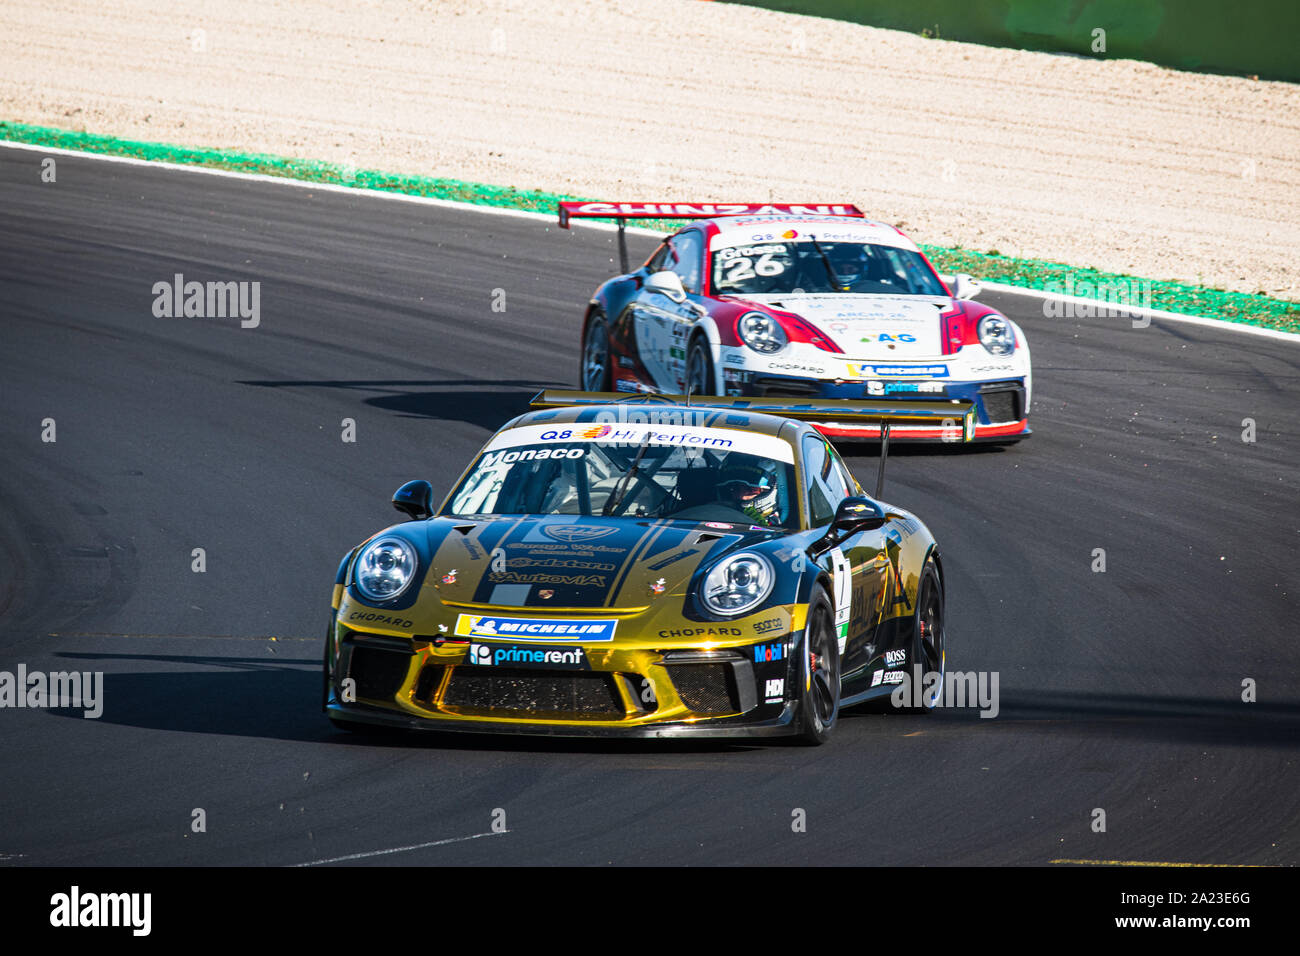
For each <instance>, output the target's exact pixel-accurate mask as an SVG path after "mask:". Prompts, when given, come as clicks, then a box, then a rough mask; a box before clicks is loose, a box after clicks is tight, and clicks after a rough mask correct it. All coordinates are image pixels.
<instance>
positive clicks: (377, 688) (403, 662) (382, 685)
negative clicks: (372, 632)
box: [348, 644, 411, 700]
mask: <svg viewBox="0 0 1300 956" xmlns="http://www.w3.org/2000/svg"><path fill="white" fill-rule="evenodd" d="M410 663H411V653H410V651H397V650H387V649H385V648H380V647H366V646H365V645H364V644H353V645H352V658H351V662H350V663H349V664H348V676H349V677H351V678H352V679H353V680H355V681H356V682H357V688H356V691H357V697H358V698H362V699H365V700H392V698H393V695H395V694H396V693H397V692H398V691H399V690H400V689H401V687H402V682H403V681H405V680H406V671H407V668H408V666H409V665H410Z"/></svg>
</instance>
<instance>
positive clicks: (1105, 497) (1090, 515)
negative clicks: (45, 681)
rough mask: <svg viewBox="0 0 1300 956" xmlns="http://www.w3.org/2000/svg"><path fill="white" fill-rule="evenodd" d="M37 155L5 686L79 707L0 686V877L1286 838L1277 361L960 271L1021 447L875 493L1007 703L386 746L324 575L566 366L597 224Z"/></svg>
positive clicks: (13, 262) (1293, 398)
mask: <svg viewBox="0 0 1300 956" xmlns="http://www.w3.org/2000/svg"><path fill="white" fill-rule="evenodd" d="M39 173H40V154H39V153H36V152H31V151H21V150H0V222H2V223H3V228H0V314H2V316H0V317H2V324H0V353H2V354H3V357H4V363H3V381H2V382H0V412H2V414H0V441H2V445H0V447H2V448H3V451H4V455H3V466H2V467H0V562H2V563H0V669H4V670H9V671H13V670H15V669H16V667H17V665H18V664H19V663H24V664H26V666H27V668H28V669H29V670H44V671H55V670H70V669H77V670H87V671H103V672H104V673H105V685H104V696H105V704H104V711H103V715H102V717H100V718H99V719H96V720H91V719H84V718H82V717H81V715H80V713H79V712H76V711H67V710H63V711H59V710H32V709H4V710H0V779H3V786H2V787H0V862H3V863H6V864H9V865H19V866H21V865H94V864H203V865H224V864H250V865H262V864H266V865H284V864H296V863H311V862H316V861H322V860H329V859H332V858H338V857H351V856H354V855H361V856H357V857H356V858H355V859H352V860H349V861H346V862H349V863H352V864H356V865H363V864H416V865H455V864H476V863H489V864H503V863H506V864H595V865H603V864H610V863H613V864H715V863H721V864H736V863H776V864H781V863H803V864H808V863H845V864H931V865H933V864H978V863H997V864H1033V865H1053V863H1052V861H1055V860H1061V859H1089V860H1142V861H1162V862H1195V863H1222V864H1245V863H1250V864H1296V863H1300V772H1298V771H1297V766H1296V758H1297V743H1298V742H1300V667H1298V666H1297V665H1298V664H1300V650H1298V649H1297V625H1296V621H1297V618H1298V615H1297V606H1296V605H1297V601H1296V594H1297V585H1298V583H1300V582H1297V574H1296V562H1295V556H1296V552H1297V544H1298V543H1300V539H1298V538H1297V529H1298V528H1300V441H1298V440H1297V437H1298V433H1300V426H1298V425H1297V421H1296V419H1297V413H1300V347H1298V346H1296V345H1293V344H1291V343H1287V342H1279V341H1272V340H1267V339H1262V338H1256V337H1252V336H1247V335H1243V334H1240V333H1235V332H1232V331H1222V330H1218V329H1211V328H1204V327H1197V326H1190V325H1178V324H1166V323H1164V322H1160V321H1156V322H1153V323H1152V324H1151V325H1150V327H1149V328H1133V327H1132V325H1131V323H1130V322H1129V321H1128V320H1127V319H1122V318H1103V319H1069V318H1046V317H1044V315H1043V312H1042V306H1041V303H1040V302H1039V301H1038V300H1035V299H1031V298H1026V297H1016V296H993V295H988V296H986V300H987V301H989V302H990V303H992V304H995V305H997V306H999V307H1000V308H1002V309H1003V310H1005V311H1006V312H1007V313H1008V314H1010V315H1011V316H1013V317H1014V318H1015V319H1016V320H1017V321H1018V322H1020V323H1021V325H1022V326H1023V327H1024V328H1025V329H1026V331H1027V332H1028V334H1029V336H1030V340H1031V344H1032V346H1033V355H1034V364H1035V376H1036V377H1035V395H1034V407H1033V410H1032V424H1033V427H1034V429H1035V435H1034V437H1033V438H1032V439H1031V440H1030V441H1028V442H1025V443H1022V444H1020V445H1018V446H1014V447H1012V448H1009V449H1005V450H1001V449H988V448H980V449H963V450H954V449H952V448H946V447H945V448H940V449H936V450H910V449H903V450H899V451H898V452H897V454H896V455H894V456H891V460H890V466H891V467H890V469H889V476H888V481H887V486H886V497H887V498H888V499H889V500H892V501H895V502H897V503H899V504H901V505H903V506H905V507H908V508H910V509H912V510H914V511H916V512H917V513H918V514H919V515H920V516H921V517H922V518H923V519H924V520H925V521H926V522H927V523H928V524H929V525H930V527H931V528H932V530H933V531H934V532H935V534H936V535H937V537H938V539H939V541H940V543H941V546H942V547H943V550H944V554H945V558H946V562H945V563H946V569H947V572H948V620H949V649H948V666H949V667H950V668H952V669H955V670H976V671H996V672H998V674H999V681H1000V684H999V687H1000V712H999V714H998V716H997V717H996V718H994V719H981V718H980V717H979V716H978V712H977V711H975V710H970V709H967V710H961V711H958V710H947V711H942V712H939V713H936V714H932V715H929V716H921V717H912V716H898V715H887V714H878V713H866V714H857V713H846V714H845V715H843V718H842V721H841V724H840V726H839V729H838V731H837V733H836V735H835V737H834V739H833V740H832V742H831V743H830V744H828V745H827V746H824V747H820V748H806V747H801V746H796V745H792V744H785V743H779V742H778V743H765V744H761V745H749V744H736V743H716V744H715V743H703V742H698V741H691V742H653V741H652V742H616V743H615V742H592V741H553V740H537V739H526V738H522V739H515V738H483V737H476V736H465V737H450V738H449V737H443V736H437V735H424V736H414V737H412V736H406V737H399V738H396V739H392V740H387V741H382V742H375V741H372V740H368V739H362V738H357V737H352V736H349V735H346V734H343V733H340V732H336V731H335V730H333V729H332V728H331V727H330V725H329V724H328V723H327V722H326V720H325V719H324V717H323V716H322V715H321V714H320V712H319V707H318V703H319V702H318V694H319V684H320V659H321V649H322V639H323V634H324V631H325V626H326V621H327V617H328V601H329V594H330V585H331V582H332V580H333V574H334V570H335V568H336V565H337V562H338V560H339V558H340V557H341V556H342V555H343V554H344V552H346V551H347V550H348V549H349V548H351V547H352V546H353V545H354V544H355V543H356V542H358V541H359V540H361V539H362V538H363V537H365V536H366V535H368V534H369V533H371V532H372V531H374V530H376V529H378V528H380V527H382V526H385V525H387V524H391V523H393V522H394V521H395V520H396V518H397V515H396V513H395V512H394V511H393V510H392V508H391V506H390V504H389V497H390V495H391V493H392V491H393V490H394V489H395V488H396V487H397V486H398V485H399V484H400V483H402V482H403V481H405V480H407V479H409V478H415V477H424V478H427V479H429V480H430V481H431V482H433V484H434V487H435V489H436V490H437V491H438V492H439V493H442V492H445V491H446V489H447V488H448V487H449V485H450V483H451V482H452V481H453V480H454V478H455V477H456V476H457V475H458V474H459V471H460V469H461V468H462V467H463V466H464V464H465V463H466V462H467V461H468V459H469V456H470V455H471V454H472V453H473V452H474V451H475V450H476V449H477V448H478V447H479V445H480V444H481V443H482V442H483V441H484V440H485V439H486V438H487V437H488V436H489V435H490V434H491V433H492V432H493V431H494V430H495V428H496V427H498V426H499V425H500V424H501V423H502V422H503V421H505V420H506V419H507V418H509V417H511V416H513V415H514V414H516V413H518V412H520V411H522V410H524V408H525V403H526V401H527V398H528V396H529V395H530V393H531V392H532V391H533V390H535V389H537V388H539V387H542V386H547V385H568V384H570V383H572V381H573V380H574V379H575V377H576V369H577V364H578V356H577V348H578V334H579V332H578V323H579V317H580V314H581V309H582V306H583V303H584V301H585V299H586V297H587V295H588V294H589V293H590V290H591V289H592V288H594V287H595V285H596V284H597V283H598V282H599V281H601V280H602V279H603V278H604V277H606V276H607V275H609V274H610V273H611V272H612V271H613V267H612V260H613V256H614V246H613V243H612V241H611V240H612V234H610V233H606V232H596V231H592V230H586V229H575V230H573V231H571V232H565V231H561V230H559V229H557V228H555V227H554V226H553V225H547V224H544V223H540V222H536V221H531V220H527V219H522V218H507V217H500V216H490V215H484V214H482V213H477V212H473V211H462V210H451V209H445V208H436V207H432V206H426V205H417V204H410V203H401V202H391V201H382V200H378V199H375V198H372V197H367V196H364V195H343V194H338V193H329V192H322V191H311V190H305V189H299V188H292V187H289V186H285V185H277V184H264V183H251V182H243V181H237V180H232V179H224V178H217V177H211V176H203V175H197V174H192V173H183V172H174V171H166V170H159V169H148V168H140V167H132V166H126V165H120V164H113V163H107V162H102V161H96V160H91V159H80V158H71V157H66V158H65V157H61V158H59V159H58V166H57V177H58V178H57V182H56V183H53V184H50V183H42V182H41V180H40V175H39ZM631 244H632V248H633V252H634V254H635V255H640V254H642V253H643V252H646V251H648V249H649V246H650V243H649V241H648V240H645V239H639V238H634V239H633V240H632V243H631ZM178 272H179V273H183V274H184V276H185V278H186V279H187V280H188V279H198V280H201V281H203V280H209V279H219V280H223V281H224V280H232V279H233V280H256V281H260V282H261V324H260V325H259V326H258V327H257V328H255V329H242V328H240V326H239V323H238V321H237V320H234V319H195V318H190V319H184V318H181V319H160V318H155V317H154V315H153V314H152V309H151V306H152V302H153V292H152V287H153V284H154V283H155V282H159V281H170V280H171V278H172V276H173V275H174V274H175V273H178ZM494 289H503V290H505V295H506V310H505V312H495V311H493V309H492V290H494ZM1248 417H1249V418H1253V419H1254V420H1255V421H1256V428H1257V435H1256V439H1257V440H1256V441H1255V442H1254V443H1246V442H1243V441H1242V429H1243V425H1242V419H1243V418H1248ZM46 418H53V419H55V422H56V429H57V431H56V437H57V440H56V441H55V442H53V443H47V442H43V441H42V440H41V432H42V425H41V423H42V420H43V419H46ZM345 418H352V419H355V421H356V441H355V443H351V444H349V443H344V442H343V441H342V440H341V421H342V420H343V419H345ZM849 451H850V453H851V454H852V455H853V457H852V458H851V464H852V465H853V467H854V469H855V471H856V472H857V474H858V475H859V477H860V478H862V479H863V481H864V484H866V485H867V486H868V487H871V486H872V484H873V482H874V468H875V461H874V458H873V455H874V452H873V451H872V450H871V449H867V448H858V449H849ZM198 547H201V548H204V549H205V551H206V563H207V570H206V572H204V573H195V572H194V571H192V570H191V562H192V558H191V552H192V549H194V548H198ZM1097 548H1102V549H1104V550H1105V556H1106V570H1105V572H1104V573H1098V572H1095V571H1093V570H1092V567H1093V563H1094V556H1093V553H1094V549H1097ZM271 638H274V640H272V639H271ZM1246 678H1251V679H1253V680H1254V681H1256V682H1257V695H1258V700H1257V701H1256V702H1254V703H1245V702H1243V701H1242V699H1241V694H1242V681H1243V680H1244V679H1246ZM196 808H202V809H203V810H204V811H205V814H206V832H203V833H194V832H192V830H191V821H192V815H193V811H194V810H195V809H196ZM497 808H501V809H502V810H504V811H505V822H506V826H507V830H506V832H503V833H495V832H493V830H492V827H491V824H492V821H493V811H494V810H495V809H497ZM796 808H801V809H803V810H804V811H805V814H806V821H807V825H806V832H794V830H793V829H792V825H791V824H792V820H793V813H794V811H795V809H796ZM1095 808H1100V809H1102V810H1104V811H1105V814H1106V831H1105V832H1104V833H1097V832H1093V829H1092V826H1091V824H1092V822H1093V820H1094V812H1093V811H1094V809H1095ZM426 844H427V845H426ZM417 845H423V846H422V848H420V849H406V850H400V852H390V853H384V854H380V853H379V851H389V850H399V849H400V848H405V847H411V846H417Z"/></svg>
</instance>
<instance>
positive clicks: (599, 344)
mask: <svg viewBox="0 0 1300 956" xmlns="http://www.w3.org/2000/svg"><path fill="white" fill-rule="evenodd" d="M578 385H579V387H580V388H581V389H582V390H583V391H584V392H611V391H613V390H614V374H613V370H612V368H611V366H610V361H609V323H608V322H606V320H605V313H604V312H602V311H601V310H600V309H592V310H591V315H590V316H589V317H588V318H587V334H586V336H585V337H584V338H583V341H582V367H581V368H580V370H579V378H578Z"/></svg>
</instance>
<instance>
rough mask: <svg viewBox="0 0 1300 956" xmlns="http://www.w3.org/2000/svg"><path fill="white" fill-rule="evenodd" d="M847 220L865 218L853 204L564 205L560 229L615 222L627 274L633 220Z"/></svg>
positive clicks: (681, 203)
mask: <svg viewBox="0 0 1300 956" xmlns="http://www.w3.org/2000/svg"><path fill="white" fill-rule="evenodd" d="M781 215H785V216H845V217H850V218H856V219H861V218H863V213H862V210H860V209H859V208H858V207H857V206H854V205H853V204H851V203H808V204H805V205H800V204H797V203H771V202H769V203H757V202H724V203H683V202H571V201H564V200H562V201H561V202H560V228H561V229H568V228H569V220H570V219H613V220H614V221H615V222H617V223H618V256H619V265H620V266H621V267H622V269H623V271H624V272H625V273H626V272H628V271H630V270H629V269H628V263H627V233H626V229H627V221H628V220H629V219H716V218H718V217H720V216H781Z"/></svg>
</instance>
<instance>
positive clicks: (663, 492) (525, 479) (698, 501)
mask: <svg viewBox="0 0 1300 956" xmlns="http://www.w3.org/2000/svg"><path fill="white" fill-rule="evenodd" d="M538 428H539V426H523V427H521V428H518V429H512V430H511V431H520V432H523V431H536V430H538ZM599 431H604V432H606V433H607V435H606V436H605V437H609V436H616V437H618V438H619V439H620V440H617V441H602V440H600V438H587V437H586V436H587V435H589V434H592V433H596V432H599ZM683 431H685V430H683V429H675V430H672V429H670V430H668V431H659V430H655V429H653V428H650V429H645V428H643V429H641V430H635V431H634V430H632V429H611V428H609V427H608V426H595V427H586V426H581V425H570V426H567V427H565V426H558V427H551V428H548V429H544V430H543V431H542V434H541V435H538V436H536V437H537V438H539V439H540V440H537V441H527V442H524V443H519V442H517V441H515V440H512V439H513V436H511V433H510V432H509V431H508V432H504V433H503V434H502V435H499V436H497V440H495V441H494V442H493V443H492V444H489V446H488V448H487V449H485V450H484V453H483V454H482V456H480V458H479V460H478V461H477V462H476V463H475V466H474V468H473V470H472V471H470V473H469V474H468V475H466V476H465V478H464V480H462V481H461V483H460V485H459V486H457V488H456V490H455V492H454V493H453V494H452V497H451V503H450V504H449V506H448V508H447V510H446V512H444V513H446V514H451V515H458V516H468V515H481V514H501V515H525V514H526V515H589V516H590V515H594V516H601V515H603V514H608V515H609V516H611V517H617V516H625V517H636V518H674V519H681V520H690V521H718V522H727V523H740V524H746V525H759V526H761V527H764V528H796V527H798V524H799V514H798V507H797V506H796V504H795V500H796V497H795V491H794V488H795V483H794V465H793V452H789V453H785V452H782V451H780V450H779V449H789V448H790V446H789V445H788V444H787V443H785V442H783V441H781V440H780V439H776V438H772V437H770V436H761V435H751V434H749V433H746V432H738V431H730V430H728V431H724V430H721V429H717V430H706V429H691V430H690V431H692V432H694V433H696V434H695V436H693V437H698V439H699V443H696V444H688V443H687V441H688V440H689V439H686V438H683V437H682V435H681V434H680V433H681V432H683ZM647 433H648V434H650V441H647V440H646V435H647ZM720 435H731V436H738V437H736V438H722V437H718V436H720ZM543 436H545V437H543ZM561 436H563V437H561ZM530 437H531V436H530ZM743 439H750V440H749V441H744V440H743ZM758 439H762V441H761V442H756V441H755V440H758ZM704 442H713V443H714V444H711V445H708V446H705V445H704V444H703V443H704ZM756 443H757V444H761V445H765V446H767V449H766V450H768V451H775V453H776V455H775V457H771V456H770V455H769V454H765V453H764V452H765V449H764V448H754V447H749V448H745V449H744V450H741V447H737V446H744V445H751V446H752V445H754V444H756ZM494 446H496V447H495V448H494ZM638 456H639V458H638ZM782 458H788V459H789V460H788V461H786V460H780V459H782Z"/></svg>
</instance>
